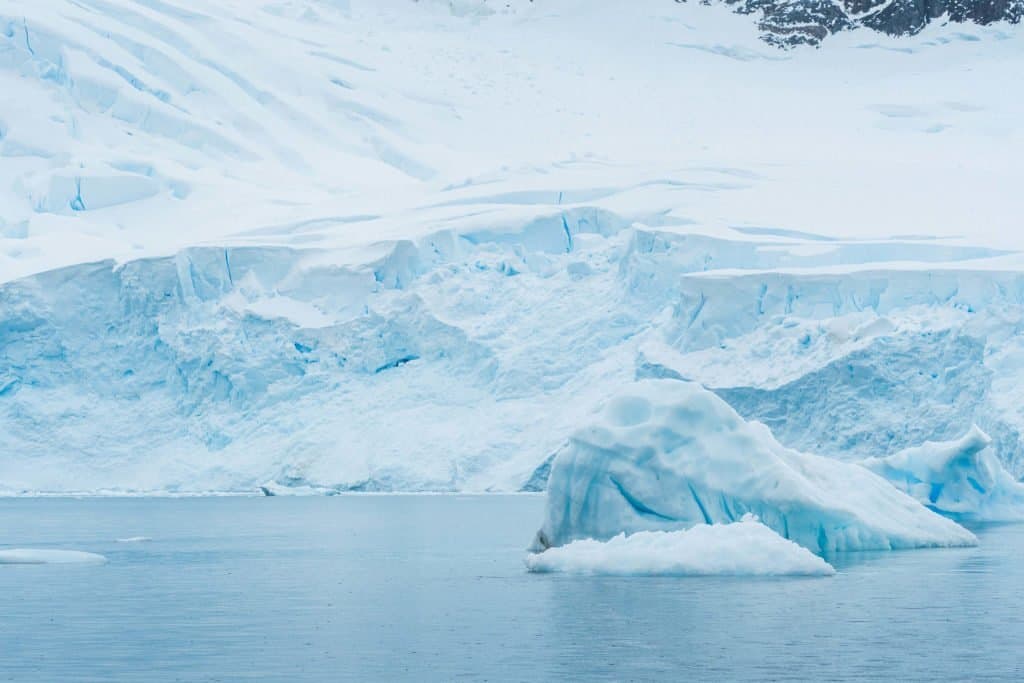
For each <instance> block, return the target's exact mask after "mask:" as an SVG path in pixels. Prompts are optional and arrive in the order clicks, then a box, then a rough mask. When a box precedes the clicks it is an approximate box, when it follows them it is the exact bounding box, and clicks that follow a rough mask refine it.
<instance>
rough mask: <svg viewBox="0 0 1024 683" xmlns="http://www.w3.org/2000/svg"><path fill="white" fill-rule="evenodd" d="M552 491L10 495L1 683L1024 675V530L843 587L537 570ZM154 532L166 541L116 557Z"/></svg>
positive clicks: (859, 568)
mask: <svg viewBox="0 0 1024 683" xmlns="http://www.w3.org/2000/svg"><path fill="white" fill-rule="evenodd" d="M542 507H543V500H542V499H541V498H540V497H534V496H495V497H474V496H347V497H337V498H303V499H296V498H212V499H211V498H206V499H177V500H175V499H158V500H153V499H148V500H147V499H136V500H132V499H120V500H104V499H93V500H54V499H48V500H47V499H44V500H0V520H3V525H2V528H3V533H2V536H0V543H2V547H50V548H68V549H77V550H87V551H91V552H96V553H102V554H103V555H105V556H106V557H107V558H108V559H109V562H108V563H107V564H105V565H80V566H76V565H64V566H5V567H0V680H13V681H81V680H95V681H143V680H144V681H168V680H187V681H206V680H211V681H212V680H224V681H238V680H267V681H284V680H303V681H307V680H308V681H336V680H360V681H365V680H396V679H398V680H400V679H405V680H453V679H460V678H462V679H468V680H480V679H489V680H554V679H561V680H567V679H575V680H582V679H599V680H654V679H667V680H713V681H719V680H752V681H765V680H865V679H868V680H871V679H874V680H881V679H885V680H893V681H895V680H935V679H941V680H1024V645H1022V642H1024V597H1022V595H1024V592H1022V586H1024V568H1022V564H1024V562H1022V561H1024V525H1003V526H988V527H983V528H981V529H978V530H977V531H978V533H979V535H980V537H981V546H980V547H979V548H969V549H956V550H926V551H908V552H896V553H861V554H856V555H840V556H837V557H833V558H829V559H830V560H831V561H832V562H833V563H834V564H835V565H836V568H837V569H838V570H839V574H838V575H837V576H835V577H832V578H826V579H754V580H751V579H737V578H664V579H662V578H612V577H571V576H559V575H532V574H527V573H526V572H525V571H524V569H523V564H522V558H523V554H524V548H525V546H526V545H527V543H528V542H529V541H530V539H531V538H532V535H533V532H534V531H535V529H536V527H537V526H538V525H539V524H540V521H541V516H542ZM140 537H144V538H147V539H151V540H148V541H147V542H144V543H141V542H137V543H123V542H121V543H119V542H118V541H117V539H129V538H140Z"/></svg>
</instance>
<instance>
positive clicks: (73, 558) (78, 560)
mask: <svg viewBox="0 0 1024 683" xmlns="http://www.w3.org/2000/svg"><path fill="white" fill-rule="evenodd" d="M106 561H107V558H105V557H104V556H103V555H97V554H96V553H86V552H82V551H81V550H50V549H45V548H13V549H10V550H0V564H102V563H104V562H106Z"/></svg>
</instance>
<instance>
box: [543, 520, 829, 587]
mask: <svg viewBox="0 0 1024 683" xmlns="http://www.w3.org/2000/svg"><path fill="white" fill-rule="evenodd" d="M526 567H527V569H528V570H529V571H531V572H538V573H544V572H565V573H573V574H610V575H628V576H706V575H716V576H831V575H832V574H835V569H834V568H833V567H832V565H830V564H828V563H827V562H825V560H823V559H821V558H820V557H818V556H817V555H814V554H813V553H811V552H810V551H809V550H807V549H806V548H803V547H801V546H799V545H797V544H796V543H794V542H792V541H788V540H786V539H784V538H782V537H781V536H779V535H778V534H776V533H775V532H774V531H772V530H771V529H769V528H768V527H766V526H765V525H763V524H761V523H760V522H758V521H757V520H756V518H754V517H753V516H752V515H748V516H746V517H745V518H744V519H741V520H740V521H737V522H733V523H730V524H698V525H696V526H694V527H691V528H690V529H686V530H682V531H638V532H636V533H634V534H631V535H629V536H626V535H625V534H619V535H618V536H615V537H613V538H611V539H609V540H608V541H605V542H601V541H595V540H592V539H586V540H579V541H573V542H571V543H569V544H567V545H564V546H560V547H556V548H549V549H547V550H545V551H543V552H540V553H533V554H530V555H528V556H527V557H526Z"/></svg>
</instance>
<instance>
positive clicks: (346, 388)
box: [0, 0, 1024, 495]
mask: <svg viewBox="0 0 1024 683" xmlns="http://www.w3.org/2000/svg"><path fill="white" fill-rule="evenodd" d="M757 34H758V31H757V27H756V26H754V24H753V22H752V20H751V18H750V17H744V16H736V15H734V14H733V13H732V12H731V11H730V10H729V8H728V7H719V6H716V7H706V6H703V5H701V4H700V3H697V2H692V3H673V2H667V1H664V0H640V1H638V2H631V3H627V4H623V3H621V2H613V1H611V0H545V1H544V2H540V1H537V2H528V1H527V0H506V1H505V2H502V3H494V2H483V0H461V1H460V2H457V3H451V2H447V1H446V0H421V1H420V2H410V1H408V0H380V1H378V0H373V1H370V0H349V1H346V2H338V1H337V0H280V1H278V0H274V1H270V0H265V1H263V2H250V1H248V0H187V1H186V0H160V1H159V2H156V1H147V2H137V1H134V0H74V1H72V0H49V1H47V2H24V1H23V0H0V92H2V93H3V97H2V98H0V494H25V495H32V494H40V493H56V494H67V493H80V492H88V493H109V494H118V495H125V494H140V495H141V494H148V493H160V494H195V493H210V492H226V493H238V492H247V493H258V492H259V491H260V487H263V488H264V489H265V490H266V491H268V492H270V493H308V494H316V493H333V492H337V491H348V490H357V491H375V490H379V491H391V490H403V491H408V490H413V491H422V490H430V491H514V490H519V489H521V488H527V489H532V490H537V489H542V488H543V486H544V483H545V480H546V473H547V469H545V468H546V467H547V465H546V464H545V463H547V462H548V460H549V458H550V456H551V455H552V454H553V453H554V452H555V451H556V450H557V449H559V448H560V447H561V445H562V442H563V440H564V438H565V435H567V434H570V433H572V432H573V431H574V430H575V429H576V428H577V427H578V426H579V424H581V422H583V421H584V420H585V419H586V416H587V415H588V414H589V413H590V411H591V410H592V408H593V406H594V405H596V404H597V403H599V402H600V401H601V400H603V398H604V397H606V396H609V395H612V394H615V393H616V392H618V391H620V390H621V388H622V387H623V386H624V385H626V384H628V383H629V382H632V381H633V380H634V379H635V378H636V377H652V376H654V377H658V376H666V377H668V376H673V377H686V378H689V379H693V380H696V381H699V382H701V383H703V384H704V385H705V386H708V387H711V388H712V389H713V390H714V391H716V393H718V394H719V395H720V396H722V397H723V398H725V399H726V400H727V401H728V402H729V403H730V404H731V405H733V406H734V407H735V408H736V409H737V411H738V412H739V413H740V414H741V415H743V416H744V417H745V418H748V419H756V420H758V421H761V422H764V423H765V424H767V425H769V427H770V428H771V429H772V431H773V433H774V434H775V435H776V436H777V438H778V439H779V440H780V441H781V442H782V443H783V444H785V445H786V446H788V447H792V448H797V449H800V450H804V451H809V452H814V453H818V454H821V455H828V456H831V457H835V458H840V459H845V460H850V461H854V460H860V459H863V458H867V457H875V456H880V455H885V454H890V453H894V452H896V451H898V450H901V449H904V448H910V447H916V446H919V445H921V444H922V443H924V442H926V441H929V440H930V441H949V440H951V439H955V438H956V437H958V436H959V435H960V434H961V432H962V430H963V426H964V425H965V424H968V423H969V422H971V421H973V422H975V423H977V424H978V426H979V427H980V428H982V429H984V430H985V431H986V433H988V434H989V435H991V437H992V439H993V445H992V446H991V447H990V448H991V451H992V452H993V453H994V455H995V457H996V458H997V459H998V460H999V461H1000V462H1001V463H1003V464H1004V466H1005V467H1006V468H1007V469H1008V471H1009V472H1010V473H1011V474H1012V475H1013V476H1018V477H1019V476H1021V475H1024V389H1022V388H1021V387H1022V386H1024V385H1022V384H1021V382H1019V381H1018V379H1017V376H1018V374H1019V372H1020V369H1021V368H1024V341H1022V339H1024V337H1022V336H1021V335H1020V334H1019V330H1020V329H1024V257H1022V256H1021V255H1020V253H1019V250H1021V249H1022V248H1024V237H1022V235H1024V233H1022V231H1021V230H1020V229H1019V217H1020V216H1021V215H1024V193H1021V192H1019V191H1018V185H1019V164H1020V158H1021V149H1022V123H1021V122H1022V121H1024V90H1022V89H1021V88H1014V87H1007V86H1006V84H1007V83H1016V81H1017V80H1018V78H1019V74H1020V73H1021V72H1022V71H1024V49H1022V48H1024V33H1022V32H1021V30H1020V29H1019V28H1018V27H1011V26H989V27H985V28H981V27H976V26H947V27H943V26H938V25H932V26H929V27H928V28H927V29H926V30H925V31H924V32H922V33H921V34H920V35H917V36H914V37H912V38H889V37H885V36H880V35H878V34H875V33H872V32H868V31H852V32H849V33H845V34H843V35H840V36H836V37H834V38H833V39H831V40H829V41H828V42H827V43H826V44H825V45H824V46H823V47H822V48H821V49H818V50H814V49H797V50H793V51H787V52H780V51H778V50H775V49H774V48H771V47H769V46H767V45H765V44H764V43H762V42H761V41H760V40H759V39H758V35H757Z"/></svg>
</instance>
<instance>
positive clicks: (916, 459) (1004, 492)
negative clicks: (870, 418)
mask: <svg viewBox="0 0 1024 683" xmlns="http://www.w3.org/2000/svg"><path fill="white" fill-rule="evenodd" d="M991 443H992V439H990V438H989V436H988V435H987V434H985V432H983V431H981V430H980V429H979V428H978V427H977V426H976V425H975V426H972V427H971V429H970V430H969V431H968V432H967V433H966V434H964V436H963V437H961V438H960V439H957V440H956V441H951V442H941V443H935V442H927V443H925V444H922V445H921V446H916V447H914V448H908V449H906V450H904V451H900V452H899V453H896V454H894V455H890V456H888V457H880V458H868V459H867V460H864V461H862V462H861V464H862V465H863V466H864V467H867V468H868V469H869V470H871V471H872V472H875V473H877V474H879V475H881V476H882V477H885V478H886V479H887V480H889V481H890V482H892V484H893V485H895V486H896V487H897V488H899V489H900V490H901V491H906V492H907V493H908V494H910V495H911V496H913V497H914V498H916V499H917V500H919V501H921V502H922V503H924V504H925V505H927V506H928V507H930V508H932V509H933V510H936V511H938V512H941V513H942V514H944V515H948V516H950V517H953V518H961V519H970V520H977V521H989V522H991V521H1010V520H1020V519H1024V484H1022V483H1020V482H1019V481H1017V480H1016V479H1014V478H1013V477H1012V476H1011V475H1010V473H1009V472H1007V471H1006V469H1005V468H1004V467H1003V466H1002V464H1001V463H1000V462H999V461H998V460H997V459H996V457H995V455H994V454H993V453H992V451H991V449H990V448H989V445H990V444H991Z"/></svg>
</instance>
